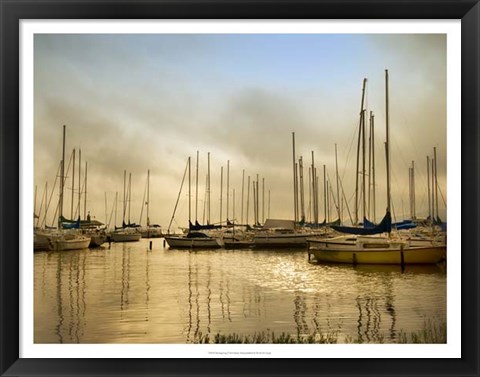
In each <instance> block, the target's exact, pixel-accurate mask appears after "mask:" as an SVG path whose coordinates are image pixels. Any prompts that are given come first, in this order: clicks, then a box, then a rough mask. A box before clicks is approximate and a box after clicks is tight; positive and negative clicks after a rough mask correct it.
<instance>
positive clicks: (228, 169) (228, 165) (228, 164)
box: [227, 160, 230, 223]
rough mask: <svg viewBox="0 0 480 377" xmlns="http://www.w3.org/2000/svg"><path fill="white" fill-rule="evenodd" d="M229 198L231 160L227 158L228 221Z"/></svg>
mask: <svg viewBox="0 0 480 377" xmlns="http://www.w3.org/2000/svg"><path fill="white" fill-rule="evenodd" d="M229 200H230V160H227V223H228V214H229V211H228V210H229V208H228V205H229Z"/></svg>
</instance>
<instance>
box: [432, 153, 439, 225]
mask: <svg viewBox="0 0 480 377" xmlns="http://www.w3.org/2000/svg"><path fill="white" fill-rule="evenodd" d="M433 160H434V161H435V212H436V213H437V218H439V216H438V176H437V147H433Z"/></svg>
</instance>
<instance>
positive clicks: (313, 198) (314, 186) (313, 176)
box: [312, 151, 318, 225]
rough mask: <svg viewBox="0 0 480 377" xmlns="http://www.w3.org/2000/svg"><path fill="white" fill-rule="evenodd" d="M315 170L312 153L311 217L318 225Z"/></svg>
mask: <svg viewBox="0 0 480 377" xmlns="http://www.w3.org/2000/svg"><path fill="white" fill-rule="evenodd" d="M316 175H317V174H316V170H315V154H314V152H313V151H312V202H313V203H312V216H313V222H314V223H315V225H316V224H318V207H317V190H316V186H317V180H316Z"/></svg>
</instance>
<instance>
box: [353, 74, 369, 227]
mask: <svg viewBox="0 0 480 377" xmlns="http://www.w3.org/2000/svg"><path fill="white" fill-rule="evenodd" d="M366 85H367V79H366V78H364V79H363V86H362V100H361V103H360V122H359V125H358V143H357V170H356V173H355V225H357V224H358V173H359V171H358V169H359V164H360V141H361V137H362V123H363V109H364V103H365V87H366Z"/></svg>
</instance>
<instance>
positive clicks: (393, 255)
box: [309, 246, 446, 265]
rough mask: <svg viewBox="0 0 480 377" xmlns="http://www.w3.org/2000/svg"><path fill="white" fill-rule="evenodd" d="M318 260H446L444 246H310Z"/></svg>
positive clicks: (392, 261)
mask: <svg viewBox="0 0 480 377" xmlns="http://www.w3.org/2000/svg"><path fill="white" fill-rule="evenodd" d="M309 255H313V256H314V258H315V260H316V261H317V262H325V263H348V264H398V265H404V264H435V263H440V262H442V261H444V260H445V257H446V248H445V247H444V246H427V247H412V248H406V249H381V248H378V249H371V250H363V249H357V250H352V249H351V250H347V249H343V250H340V249H338V248H336V249H332V248H322V247H318V248H310V250H309Z"/></svg>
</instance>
